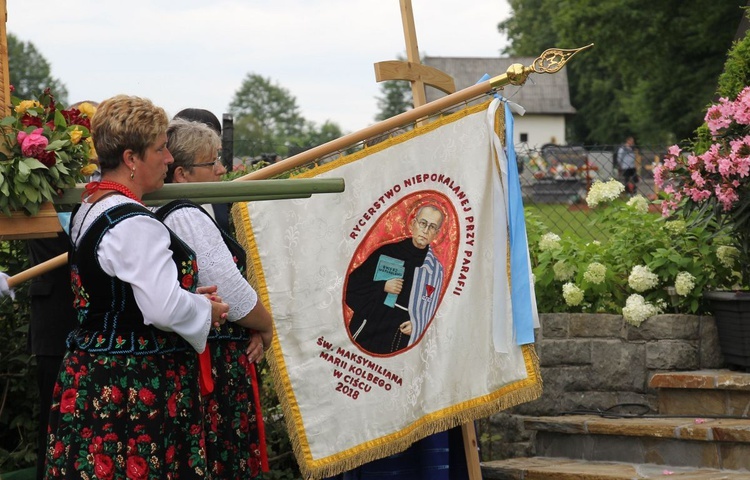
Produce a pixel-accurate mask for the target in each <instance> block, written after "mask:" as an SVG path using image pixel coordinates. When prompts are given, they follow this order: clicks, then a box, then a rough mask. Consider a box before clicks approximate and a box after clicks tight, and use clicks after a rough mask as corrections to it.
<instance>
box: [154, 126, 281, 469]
mask: <svg viewBox="0 0 750 480" xmlns="http://www.w3.org/2000/svg"><path fill="white" fill-rule="evenodd" d="M167 137H168V141H167V148H168V149H169V151H170V153H172V156H173V157H174V163H173V164H172V165H170V167H169V173H168V174H167V182H169V181H173V182H175V183H187V182H198V181H215V180H218V178H219V176H220V174H222V173H224V172H225V170H224V167H223V166H222V165H221V163H220V162H219V159H218V156H217V151H218V149H219V146H220V140H219V136H218V135H217V134H216V133H215V132H214V131H213V130H212V129H211V128H209V127H208V126H206V125H204V124H202V123H199V122H191V121H187V120H183V119H174V120H172V122H171V123H170V125H169V128H168V130H167ZM157 216H158V217H159V218H161V219H162V221H163V222H164V223H165V224H166V225H167V226H168V227H169V228H170V229H172V230H173V231H174V232H175V233H177V235H179V236H180V238H181V239H183V241H185V242H186V243H187V244H188V245H189V246H190V247H191V248H192V249H193V250H194V251H195V252H196V255H197V262H198V268H199V269H200V271H201V277H200V279H199V285H200V284H202V283H203V282H208V283H207V284H210V285H216V286H217V287H218V289H217V293H218V295H220V296H221V297H222V298H223V299H224V300H225V301H226V302H227V303H229V304H230V309H229V317H228V322H227V323H226V324H224V325H222V326H221V328H219V329H213V330H212V331H211V333H210V334H209V337H208V338H209V340H208V343H209V348H210V350H211V359H212V364H213V380H214V392H213V393H212V394H211V395H209V396H207V397H204V404H205V408H206V416H205V426H206V429H207V437H206V453H207V456H208V461H209V471H210V472H211V473H212V474H213V475H214V476H215V477H216V478H222V479H246V478H260V475H261V471H267V470H268V466H267V455H266V448H265V441H264V432H263V419H262V415H261V412H260V407H259V399H258V395H257V393H258V391H257V388H258V384H257V375H256V373H255V369H254V366H253V364H252V362H253V361H254V360H260V358H261V357H262V355H263V347H264V346H265V348H268V347H270V345H271V339H272V334H273V328H272V325H271V315H270V314H269V313H268V311H267V310H266V308H265V307H264V306H263V304H262V303H261V302H260V301H259V299H258V295H257V294H256V292H255V290H253V288H252V287H251V286H250V285H249V284H248V283H247V281H246V280H245V278H244V276H243V274H244V272H245V252H244V250H243V249H242V247H240V245H239V244H237V242H236V241H234V239H232V238H231V237H230V236H229V234H227V233H226V232H225V231H223V230H221V229H220V228H219V227H218V225H217V224H216V222H215V221H214V220H213V219H212V218H211V216H210V215H209V214H208V213H207V212H206V210H204V209H203V208H201V207H200V206H198V205H196V204H194V203H192V202H189V201H186V200H175V201H173V202H170V203H168V204H167V205H164V206H163V207H160V208H159V209H158V211H157ZM253 331H254V332H257V333H259V334H260V337H261V338H262V345H261V344H260V342H258V344H257V346H258V347H259V350H256V349H255V347H254V346H253V345H252V344H250V345H249V347H248V344H249V343H250V339H251V334H252V332H253ZM246 353H247V354H246Z"/></svg>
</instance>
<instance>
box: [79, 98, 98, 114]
mask: <svg viewBox="0 0 750 480" xmlns="http://www.w3.org/2000/svg"><path fill="white" fill-rule="evenodd" d="M78 110H79V111H80V112H81V113H82V114H84V115H86V116H87V117H89V118H91V117H93V116H94V114H95V113H96V107H95V106H93V105H91V104H90V103H89V102H83V103H82V104H80V105H78Z"/></svg>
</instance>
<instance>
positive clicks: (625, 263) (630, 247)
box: [526, 199, 736, 314]
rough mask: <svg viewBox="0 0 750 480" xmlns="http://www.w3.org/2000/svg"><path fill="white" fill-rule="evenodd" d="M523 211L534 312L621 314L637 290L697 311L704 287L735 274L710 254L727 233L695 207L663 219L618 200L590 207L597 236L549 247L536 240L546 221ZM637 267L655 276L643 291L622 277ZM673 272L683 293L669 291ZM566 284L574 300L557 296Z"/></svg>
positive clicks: (670, 307) (649, 298) (722, 283)
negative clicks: (689, 284)
mask: <svg viewBox="0 0 750 480" xmlns="http://www.w3.org/2000/svg"><path fill="white" fill-rule="evenodd" d="M642 201H643V202H644V203H643V204H645V202H646V201H645V199H643V200H642ZM631 203H632V202H631ZM643 204H642V205H643ZM526 216H527V222H526V223H527V229H528V238H529V250H530V253H531V257H532V266H533V272H534V276H535V289H536V298H537V305H538V308H539V311H540V312H586V313H614V314H622V313H623V307H625V305H626V301H627V299H628V298H629V297H630V296H631V295H633V294H639V295H641V296H642V297H643V298H644V300H645V301H646V302H649V303H650V304H652V305H654V306H656V307H660V308H661V309H662V310H663V311H673V312H676V313H690V314H699V313H705V312H706V310H707V304H705V303H704V301H703V299H702V294H703V291H705V290H708V289H717V288H726V287H730V286H732V285H733V283H734V281H735V280H736V276H735V274H734V273H733V271H732V269H731V268H728V267H726V266H725V265H724V264H723V263H722V261H721V260H720V258H719V257H720V256H719V254H718V253H717V251H718V247H720V246H724V245H727V244H728V242H729V239H728V238H727V236H726V232H724V231H721V230H717V229H716V225H715V224H713V223H712V222H711V220H710V219H706V218H705V216H702V215H700V214H698V213H695V214H693V215H691V216H690V217H688V218H687V219H686V220H668V219H665V218H663V217H662V216H661V215H659V214H657V213H652V212H644V211H643V210H641V209H639V208H638V207H637V206H635V205H629V204H626V202H625V201H624V200H623V199H618V200H615V201H613V202H611V203H610V204H607V205H605V206H599V207H596V208H595V209H593V210H592V212H591V217H590V218H591V227H592V228H594V229H597V230H599V231H600V232H601V240H597V241H589V240H587V239H581V238H580V237H578V236H576V235H563V236H562V238H559V240H558V241H557V242H553V243H552V245H554V246H553V247H549V245H551V244H550V243H549V242H547V243H546V244H545V240H544V239H543V236H544V235H545V234H549V233H550V231H549V229H548V227H547V225H545V224H544V222H543V221H542V220H541V219H540V218H539V217H538V216H536V215H534V214H533V213H530V212H528V211H527V213H526ZM548 238H549V237H548ZM594 262H596V263H599V264H602V265H603V266H604V267H605V268H606V273H604V275H603V278H592V277H595V276H594V275H592V274H591V270H589V268H590V265H591V264H592V263H594ZM639 265H641V266H646V267H648V268H649V269H650V271H651V272H652V273H653V274H655V275H656V277H658V280H656V282H655V285H653V286H652V287H650V288H648V289H647V290H645V291H639V290H635V289H634V288H633V286H631V285H632V284H631V283H630V282H629V277H630V276H631V273H632V272H633V268H634V267H636V266H639ZM735 267H736V265H735ZM587 271H589V274H587V273H586V272H587ZM680 272H687V273H688V274H690V275H691V276H692V278H693V283H694V286H693V288H692V289H690V291H689V292H684V291H683V292H680V293H682V294H678V293H676V292H674V291H672V287H674V286H675V283H676V279H677V276H678V274H680ZM566 283H573V284H575V285H576V286H577V287H578V288H580V289H581V290H582V291H583V299H582V301H581V302H580V303H579V304H577V305H571V304H569V303H568V302H566V300H565V299H564V296H563V285H565V284H566ZM678 291H679V289H678Z"/></svg>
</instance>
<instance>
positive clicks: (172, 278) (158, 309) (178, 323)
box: [70, 195, 211, 353]
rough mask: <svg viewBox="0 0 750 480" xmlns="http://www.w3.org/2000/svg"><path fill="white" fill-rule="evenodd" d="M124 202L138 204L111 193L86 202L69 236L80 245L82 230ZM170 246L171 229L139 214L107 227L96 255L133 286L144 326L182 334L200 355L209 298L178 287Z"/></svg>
mask: <svg viewBox="0 0 750 480" xmlns="http://www.w3.org/2000/svg"><path fill="white" fill-rule="evenodd" d="M125 202H131V203H135V201H134V200H131V199H129V198H127V197H125V196H123V195H111V196H108V197H105V198H103V199H102V200H100V201H99V202H97V203H95V204H93V205H92V204H90V203H87V202H85V201H84V202H83V203H82V204H81V207H80V209H79V210H78V213H77V214H76V216H75V217H74V218H73V219H72V221H71V225H70V229H71V230H70V238H72V239H73V240H74V241H75V242H76V245H78V244H79V243H80V237H82V236H83V235H80V236H79V232H81V231H85V230H86V229H88V228H89V227H90V226H91V224H92V223H93V222H94V220H96V218H97V217H98V216H99V215H100V214H101V213H103V212H104V211H105V210H107V209H109V208H111V207H114V206H116V205H120V204H122V203H125ZM169 244H170V237H169V232H168V231H167V229H166V228H164V225H163V224H162V223H161V222H159V221H158V220H156V219H154V218H151V217H147V216H143V215H137V216H134V217H132V218H128V219H125V220H122V221H121V222H120V223H118V224H117V225H116V226H114V227H113V228H111V229H109V230H108V231H107V233H106V234H105V235H104V237H102V240H101V242H100V243H99V247H98V248H97V252H96V255H97V260H98V261H99V265H100V266H101V268H102V270H104V272H106V273H107V275H110V276H113V277H117V278H119V279H120V280H122V281H123V282H126V283H128V284H130V285H131V286H132V288H133V295H134V296H135V301H136V303H137V304H138V308H139V309H140V310H141V313H142V314H143V322H144V323H145V324H146V325H153V326H154V327H156V328H158V329H160V330H164V331H167V332H175V333H177V334H179V335H180V336H181V337H182V338H184V339H185V340H186V341H187V342H188V343H190V345H191V346H192V347H193V348H194V349H195V350H196V351H197V352H198V353H201V352H203V350H205V348H206V339H207V337H208V333H209V331H210V330H211V302H210V301H209V300H208V298H206V297H204V296H203V295H197V294H193V293H190V292H188V291H187V290H183V289H182V288H180V285H179V283H178V281H177V266H176V265H175V264H174V261H173V260H172V253H171V251H170V250H169Z"/></svg>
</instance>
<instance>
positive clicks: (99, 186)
mask: <svg viewBox="0 0 750 480" xmlns="http://www.w3.org/2000/svg"><path fill="white" fill-rule="evenodd" d="M97 190H114V191H116V192H119V193H121V194H123V195H125V196H126V197H128V198H130V199H133V200H135V201H136V202H138V203H140V204H143V202H142V201H141V199H140V198H138V197H136V196H135V194H134V193H133V192H132V191H131V190H130V189H129V188H128V187H126V186H125V185H123V184H122V183H117V182H112V181H109V180H102V181H101V182H89V183H88V184H86V190H85V191H84V193H83V195H84V196H87V197H88V196H91V195H93V193H94V192H96V191H97Z"/></svg>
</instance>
